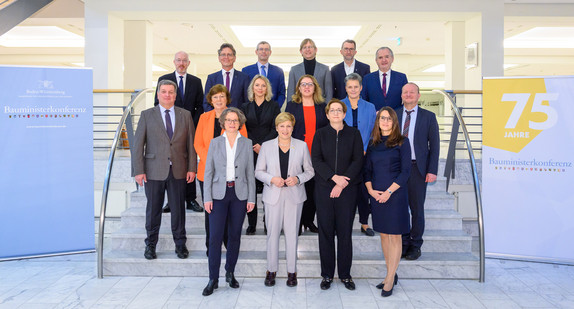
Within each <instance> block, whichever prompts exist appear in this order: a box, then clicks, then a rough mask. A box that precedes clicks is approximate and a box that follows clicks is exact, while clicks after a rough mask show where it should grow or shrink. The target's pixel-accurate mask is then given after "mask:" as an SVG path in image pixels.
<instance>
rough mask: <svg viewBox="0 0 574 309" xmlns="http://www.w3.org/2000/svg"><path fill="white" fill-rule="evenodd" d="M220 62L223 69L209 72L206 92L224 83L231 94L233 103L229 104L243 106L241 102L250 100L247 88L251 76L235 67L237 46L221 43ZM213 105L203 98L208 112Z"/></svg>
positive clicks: (205, 109) (219, 50) (204, 106)
mask: <svg viewBox="0 0 574 309" xmlns="http://www.w3.org/2000/svg"><path fill="white" fill-rule="evenodd" d="M217 55H218V57H219V63H221V71H217V72H215V73H212V74H209V75H208V76H207V82H205V92H206V93H207V92H209V90H210V89H211V87H213V86H214V85H217V84H222V85H225V87H227V90H229V93H230V94H231V103H229V102H228V104H229V105H228V106H233V107H237V108H239V107H241V104H243V103H245V102H247V101H248V99H247V88H248V87H249V82H251V80H250V79H249V76H248V75H247V74H245V73H243V72H241V71H237V70H236V69H234V68H233V64H234V63H235V55H236V52H235V48H234V47H233V45H231V44H229V43H223V44H221V47H220V48H219V49H218V50H217ZM212 109H213V107H212V106H211V105H209V103H207V99H204V100H203V110H204V111H206V112H208V111H210V110H212Z"/></svg>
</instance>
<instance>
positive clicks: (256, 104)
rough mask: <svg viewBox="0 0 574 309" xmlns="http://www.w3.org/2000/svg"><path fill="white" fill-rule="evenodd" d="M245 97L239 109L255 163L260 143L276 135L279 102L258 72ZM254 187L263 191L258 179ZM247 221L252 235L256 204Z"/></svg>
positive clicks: (253, 232) (268, 83)
mask: <svg viewBox="0 0 574 309" xmlns="http://www.w3.org/2000/svg"><path fill="white" fill-rule="evenodd" d="M247 97H248V98H249V102H247V103H243V105H242V106H241V111H243V114H245V117H246V118H247V122H246V123H245V126H246V128H247V135H248V136H249V139H251V140H252V141H253V152H254V153H253V159H254V160H255V161H254V164H255V162H257V155H258V154H259V149H261V144H263V142H266V141H268V140H271V139H274V138H275V137H277V131H276V130H275V117H277V115H279V113H280V112H281V110H280V109H279V104H277V102H275V101H272V100H271V98H273V91H272V90H271V83H270V82H269V80H268V79H267V77H265V76H263V75H259V74H258V75H255V76H254V77H253V79H252V80H251V83H250V84H249V88H247ZM256 187H257V193H261V192H263V184H262V183H261V182H260V181H259V180H257V181H256ZM247 221H248V223H249V225H248V227H247V231H246V234H247V235H254V234H255V231H256V229H257V205H255V208H254V209H253V211H252V212H250V213H248V214H247ZM265 231H267V229H265Z"/></svg>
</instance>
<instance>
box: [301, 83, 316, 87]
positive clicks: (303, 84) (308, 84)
mask: <svg viewBox="0 0 574 309" xmlns="http://www.w3.org/2000/svg"><path fill="white" fill-rule="evenodd" d="M313 86H315V85H314V84H313V83H301V87H313Z"/></svg>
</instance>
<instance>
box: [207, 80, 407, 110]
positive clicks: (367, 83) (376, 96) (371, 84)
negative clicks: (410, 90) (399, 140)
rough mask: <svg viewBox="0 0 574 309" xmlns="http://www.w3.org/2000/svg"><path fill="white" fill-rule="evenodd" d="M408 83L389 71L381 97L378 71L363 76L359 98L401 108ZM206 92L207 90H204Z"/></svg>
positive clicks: (378, 105) (379, 106) (381, 90)
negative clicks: (384, 94)
mask: <svg viewBox="0 0 574 309" xmlns="http://www.w3.org/2000/svg"><path fill="white" fill-rule="evenodd" d="M406 83H408V80H407V76H406V75H405V74H404V73H401V72H397V71H393V70H391V82H390V85H388V86H389V88H388V89H387V97H386V98H385V97H384V96H383V89H382V88H381V79H380V78H379V70H377V71H375V72H373V73H369V74H367V75H365V77H364V78H363V91H361V98H363V99H364V100H365V101H368V102H371V103H373V104H374V105H375V108H376V109H377V110H380V109H381V108H382V107H383V106H390V107H391V108H393V109H397V108H399V107H401V103H402V100H401V93H402V91H403V86H404V85H405V84H406ZM205 91H206V92H207V90H205Z"/></svg>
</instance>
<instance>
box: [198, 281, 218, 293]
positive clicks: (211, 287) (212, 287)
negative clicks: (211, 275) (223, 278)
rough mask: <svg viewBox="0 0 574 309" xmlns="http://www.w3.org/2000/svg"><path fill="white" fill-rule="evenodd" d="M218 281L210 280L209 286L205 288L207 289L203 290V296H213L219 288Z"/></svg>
mask: <svg viewBox="0 0 574 309" xmlns="http://www.w3.org/2000/svg"><path fill="white" fill-rule="evenodd" d="M218 281H219V280H217V279H215V280H209V282H208V283H207V286H206V287H205V289H203V293H201V294H202V295H203V296H209V295H211V294H213V290H215V289H217V288H218V287H219V286H218Z"/></svg>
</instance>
